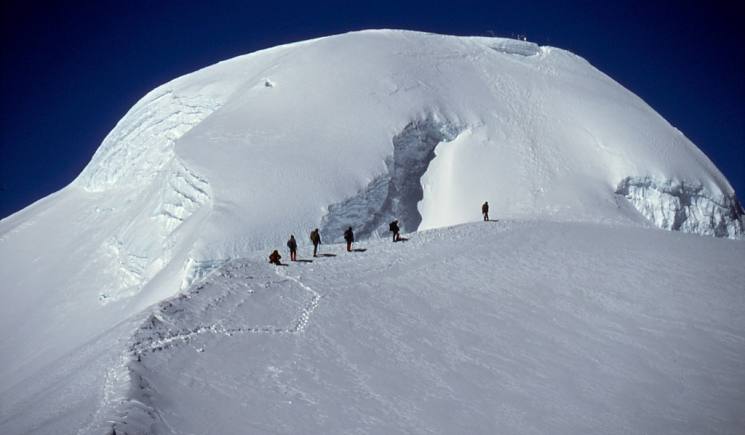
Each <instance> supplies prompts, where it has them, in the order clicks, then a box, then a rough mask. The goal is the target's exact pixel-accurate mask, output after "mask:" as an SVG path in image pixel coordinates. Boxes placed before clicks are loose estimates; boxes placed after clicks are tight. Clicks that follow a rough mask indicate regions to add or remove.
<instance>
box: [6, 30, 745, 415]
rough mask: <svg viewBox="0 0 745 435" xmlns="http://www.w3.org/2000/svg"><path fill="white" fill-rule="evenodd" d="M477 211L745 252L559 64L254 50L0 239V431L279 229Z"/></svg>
mask: <svg viewBox="0 0 745 435" xmlns="http://www.w3.org/2000/svg"><path fill="white" fill-rule="evenodd" d="M484 200H488V201H489V202H490V204H491V206H492V216H495V217H500V218H509V219H515V220H534V219H540V220H545V221H554V222H583V223H588V224H595V223H602V224H604V225H621V226H628V227H637V228H638V227H659V228H664V229H672V230H680V231H687V232H693V233H697V234H703V235H715V236H720V237H729V238H742V237H743V234H744V231H743V210H742V207H741V206H740V204H739V202H738V201H737V199H736V197H735V193H734V192H733V190H732V188H731V186H730V185H729V184H728V182H727V180H726V179H725V178H724V177H723V176H722V174H721V173H720V172H719V171H718V170H717V169H716V168H715V167H714V165H713V164H712V163H711V162H710V161H709V160H708V159H707V158H706V156H704V155H703V154H702V153H701V152H700V151H699V150H698V149H697V148H696V147H695V146H694V145H693V144H692V143H691V142H690V141H689V140H688V139H686V138H685V137H684V136H683V135H682V133H680V132H679V131H677V130H676V129H675V128H673V127H672V126H670V125H669V124H668V123H667V122H666V121H665V120H664V119H662V118H661V117H660V116H659V115H658V114H657V113H656V112H654V111H653V110H652V109H651V108H650V107H649V106H648V105H646V104H645V103H644V102H643V101H641V100H640V99H639V98H638V97H636V96H635V95H633V94H631V93H630V92H629V91H627V90H625V89H624V88H623V87H621V86H620V85H619V84H617V83H616V82H614V81H613V80H612V79H610V78H609V77H607V76H606V75H604V74H603V73H601V72H599V71H598V70H596V69H595V68H593V67H592V66H591V65H589V64H588V63H587V62H586V61H585V60H583V59H582V58H580V57H578V56H576V55H574V54H571V53H569V52H566V51H564V50H560V49H557V48H552V47H539V46H537V45H535V44H532V43H529V42H526V41H514V40H508V39H501V38H480V37H454V36H443V35H434V34H425V33H417V32H406V31H393V30H377V31H364V32H355V33H350V34H345V35H337V36H332V37H327V38H320V39H316V40H312V41H305V42H300V43H296V44H290V45H285V46H280V47H275V48H271V49H268V50H263V51H260V52H256V53H252V54H248V55H245V56H240V57H237V58H234V59H231V60H228V61H225V62H221V63H218V64H216V65H213V66H210V67H207V68H204V69H202V70H199V71H196V72H194V73H191V74H188V75H186V76H183V77H180V78H177V79H175V80H173V81H171V82H169V83H166V84H164V85H163V86H161V87H159V88H157V89H155V90H153V91H152V92H150V93H149V94H148V95H146V96H145V97H143V98H142V100H140V101H139V102H138V103H137V104H136V105H135V106H134V107H133V108H132V109H131V110H130V111H129V112H128V113H127V114H126V115H125V116H124V117H123V118H122V120H120V121H119V123H118V124H117V125H116V126H115V127H114V129H113V130H112V131H111V133H109V135H108V136H107V137H106V138H105V139H104V141H103V143H102V144H101V147H100V148H99V149H98V151H97V152H96V154H95V155H94V156H93V159H92V161H91V162H90V164H89V165H88V166H87V167H86V168H85V170H84V171H83V173H82V174H81V175H80V176H79V177H78V179H76V180H75V181H74V182H73V183H72V184H71V185H70V186H68V187H66V188H65V189H63V190H61V191H59V192H57V193H55V194H53V195H51V196H49V197H47V198H44V199H43V200H41V201H39V202H37V203H35V204H33V205H31V206H30V207H28V208H26V209H24V210H21V211H19V212H18V213H16V214H14V215H12V216H10V217H7V218H5V219H3V220H2V221H0V261H2V264H3V266H2V268H0V282H2V283H3V285H2V288H1V289H0V296H1V297H2V299H3V301H5V303H3V304H2V305H0V330H2V331H22V333H9V332H4V333H2V334H0V348H2V349H3V352H2V353H0V407H2V416H3V417H2V418H3V420H2V421H6V422H7V421H10V420H8V419H7V418H6V417H5V416H6V415H14V416H19V417H18V418H20V419H21V420H23V418H22V415H23V414H22V413H20V414H19V412H20V411H18V410H17V409H16V408H15V406H16V404H18V403H22V402H21V401H19V400H20V399H15V398H14V397H16V395H17V394H19V391H23V390H24V389H26V388H27V389H28V391H36V392H37V393H38V394H40V395H42V396H44V395H45V394H47V392H48V391H49V390H48V389H49V388H52V386H51V385H52V384H50V383H45V382H46V381H45V380H49V379H57V378H56V377H55V375H54V373H56V369H55V367H57V363H56V362H57V361H59V360H60V359H61V358H76V356H75V355H80V354H81V352H82V353H84V354H85V355H88V358H87V359H84V360H80V361H79V364H80V365H81V367H82V366H86V365H92V366H96V367H98V365H97V364H98V363H96V362H95V361H99V360H101V361H103V360H105V359H107V358H111V357H110V356H109V355H106V354H102V355H100V356H97V357H95V358H93V357H92V355H93V354H96V355H98V353H96V352H93V350H92V349H107V347H106V346H107V345H105V344H101V343H99V342H97V341H95V340H96V337H101V336H102V334H103V336H106V334H108V333H111V332H110V331H113V330H116V331H123V332H121V335H118V336H117V338H116V339H117V340H124V341H126V340H127V337H128V334H129V332H131V330H132V329H133V328H134V329H136V326H135V325H132V324H129V323H128V322H130V321H133V320H132V319H135V318H137V316H140V315H141V313H143V312H144V310H146V309H147V308H148V307H150V306H152V305H153V304H155V303H158V302H160V301H162V300H163V299H165V298H168V297H171V296H174V295H176V294H177V293H178V292H179V291H181V290H186V289H188V288H190V287H191V285H192V284H193V283H194V282H197V281H199V279H200V278H202V277H204V276H206V275H208V274H209V273H210V272H211V271H214V270H216V269H217V268H219V267H221V266H222V265H224V264H226V263H228V262H229V261H231V260H233V259H236V258H243V257H247V256H251V255H255V253H256V252H257V251H258V252H262V253H264V251H265V250H266V249H269V248H272V247H276V246H281V244H282V243H283V241H284V240H285V239H286V237H287V236H288V234H289V233H291V232H292V233H295V234H296V235H297V236H298V239H299V241H300V242H301V243H305V239H306V235H307V233H308V231H309V230H310V229H311V228H313V227H316V226H318V227H320V228H321V231H322V236H323V238H324V240H326V241H333V240H338V238H339V237H340V235H341V229H342V228H344V227H346V226H347V225H353V226H354V227H355V229H356V231H357V234H358V236H360V237H362V238H367V237H371V238H372V239H375V238H377V237H378V236H379V235H381V233H382V234H383V235H386V236H387V234H386V233H387V231H386V230H387V228H386V226H385V225H386V224H387V222H388V221H389V220H390V219H392V218H393V217H397V218H399V219H401V221H402V224H403V228H404V229H405V230H406V231H414V230H422V229H429V228H439V227H444V226H447V225H454V224H459V223H463V222H467V221H471V220H476V219H478V217H479V216H478V208H479V206H480V204H481V203H482V202H483V201H484ZM701 243H712V242H709V241H707V242H701ZM262 255H263V254H262ZM709 266H711V267H714V266H713V265H709ZM126 331H129V332H126ZM111 339H112V340H113V338H111ZM96 343H97V344H96ZM97 346H103V347H97ZM117 355H118V354H117ZM93 360H95V361H93ZM94 372H95V373H94ZM89 376H90V377H87V378H86V379H85V381H82V380H81V383H82V384H85V385H100V382H104V381H105V379H104V378H101V377H100V376H103V375H101V372H98V371H95V370H94V371H93V372H91V373H90V375H89ZM97 376H98V377H97ZM110 378H111V376H109V377H108V378H107V379H110ZM49 382H52V381H49ZM107 382H108V381H107ZM31 385H36V386H37V387H35V388H31ZM54 385H58V386H59V387H60V388H68V387H69V386H70V384H67V383H64V382H62V383H56V384H54ZM106 385H108V384H106ZM83 390H85V391H87V393H85V394H83V393H80V392H77V391H76V392H73V393H70V394H73V395H74V396H75V397H76V398H77V399H76V400H82V399H81V398H82V397H87V398H88V399H90V400H91V402H86V403H88V405H90V404H91V403H98V399H95V398H94V397H93V396H91V394H94V393H93V392H92V391H91V390H89V389H85V388H83ZM11 391H12V392H13V393H12V394H11ZM63 397H65V396H64V395H63ZM88 399H86V400H88ZM76 400H72V401H68V402H65V403H73V402H76ZM79 403H80V406H81V408H80V409H81V410H82V409H89V408H90V406H88V405H83V402H79ZM66 406H67V405H66ZM11 409H12V410H11ZM60 409H67V408H66V407H62V408H60ZM81 412H82V411H81ZM69 415H71V416H72V415H78V414H75V413H73V412H71V413H70V414H69ZM81 415H82V414H81ZM8 418H9V417H8ZM70 418H72V417H70ZM81 418H82V417H81ZM23 421H26V422H28V420H23ZM34 421H35V423H34V424H37V423H38V424H43V423H39V421H41V422H43V421H46V420H44V419H41V420H34ZM55 421H56V420H55ZM25 427H30V426H25Z"/></svg>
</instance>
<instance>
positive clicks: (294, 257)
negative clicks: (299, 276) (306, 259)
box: [287, 234, 297, 261]
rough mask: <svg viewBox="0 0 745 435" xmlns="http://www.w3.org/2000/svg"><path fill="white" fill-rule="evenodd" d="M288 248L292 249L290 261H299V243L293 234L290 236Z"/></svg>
mask: <svg viewBox="0 0 745 435" xmlns="http://www.w3.org/2000/svg"><path fill="white" fill-rule="evenodd" d="M287 247H288V248H290V261H297V242H296V241H295V236H294V235H292V234H290V240H288V241H287Z"/></svg>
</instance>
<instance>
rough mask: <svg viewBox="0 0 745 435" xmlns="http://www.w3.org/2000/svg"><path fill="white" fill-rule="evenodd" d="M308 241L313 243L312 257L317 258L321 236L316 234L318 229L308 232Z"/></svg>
mask: <svg viewBox="0 0 745 435" xmlns="http://www.w3.org/2000/svg"><path fill="white" fill-rule="evenodd" d="M310 241H311V242H312V243H313V256H314V257H317V256H318V245H320V244H321V235H320V234H319V233H318V228H316V229H315V230H313V231H311V232H310Z"/></svg>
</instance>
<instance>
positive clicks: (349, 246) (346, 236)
mask: <svg viewBox="0 0 745 435" xmlns="http://www.w3.org/2000/svg"><path fill="white" fill-rule="evenodd" d="M344 240H346V242H347V252H352V242H354V233H353V232H352V227H349V228H347V230H346V231H344Z"/></svg>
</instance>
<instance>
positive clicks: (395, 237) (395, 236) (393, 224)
mask: <svg viewBox="0 0 745 435" xmlns="http://www.w3.org/2000/svg"><path fill="white" fill-rule="evenodd" d="M388 229H390V230H391V232H392V233H393V241H394V242H398V241H399V240H401V234H400V233H399V232H400V231H401V229H400V228H399V227H398V221H397V220H395V221H393V222H391V223H390V225H388Z"/></svg>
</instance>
